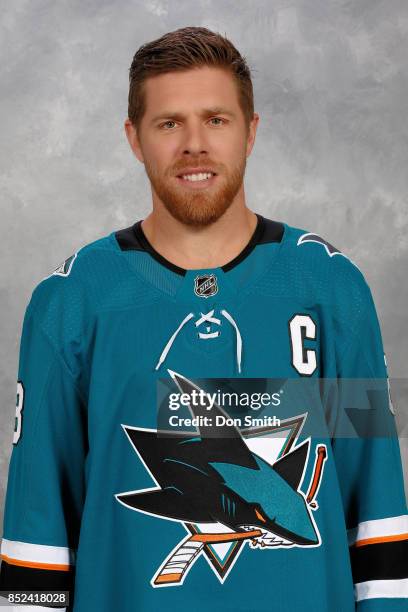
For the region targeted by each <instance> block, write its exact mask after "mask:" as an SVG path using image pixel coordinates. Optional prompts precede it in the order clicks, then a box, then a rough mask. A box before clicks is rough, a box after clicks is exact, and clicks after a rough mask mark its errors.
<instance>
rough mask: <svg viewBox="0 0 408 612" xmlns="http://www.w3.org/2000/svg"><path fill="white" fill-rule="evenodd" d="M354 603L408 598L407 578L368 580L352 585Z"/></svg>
mask: <svg viewBox="0 0 408 612" xmlns="http://www.w3.org/2000/svg"><path fill="white" fill-rule="evenodd" d="M354 593H355V598H356V601H361V600H362V599H374V598H375V597H387V598H388V597H389V598H404V597H408V578H403V579H401V580H368V581H367V582H358V583H357V584H355V585H354Z"/></svg>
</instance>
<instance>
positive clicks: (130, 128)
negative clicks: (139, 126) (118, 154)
mask: <svg viewBox="0 0 408 612" xmlns="http://www.w3.org/2000/svg"><path fill="white" fill-rule="evenodd" d="M124 128H125V132H126V136H127V139H128V142H129V144H130V148H131V149H132V151H133V153H134V154H135V156H136V157H137V159H138V160H139V161H140V162H142V164H143V163H144V159H143V154H142V149H141V146H140V140H139V137H138V134H137V130H136V127H135V126H134V125H133V123H132V122H131V120H130V119H129V117H127V118H126V120H125V123H124Z"/></svg>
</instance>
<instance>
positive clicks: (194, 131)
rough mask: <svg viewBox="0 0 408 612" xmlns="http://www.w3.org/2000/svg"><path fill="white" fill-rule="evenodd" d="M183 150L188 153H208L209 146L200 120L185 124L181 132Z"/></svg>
mask: <svg viewBox="0 0 408 612" xmlns="http://www.w3.org/2000/svg"><path fill="white" fill-rule="evenodd" d="M182 146H183V152H184V153H190V154H193V155H194V154H201V153H208V150H209V146H208V142H207V137H206V134H205V126H203V125H202V124H201V122H200V121H198V122H192V123H190V124H186V127H185V130H184V134H183V144H182Z"/></svg>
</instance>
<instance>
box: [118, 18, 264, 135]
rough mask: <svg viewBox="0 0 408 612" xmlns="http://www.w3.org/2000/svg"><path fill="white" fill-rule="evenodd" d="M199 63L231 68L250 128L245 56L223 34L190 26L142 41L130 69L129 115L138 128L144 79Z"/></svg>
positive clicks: (250, 91) (250, 103) (251, 109)
mask: <svg viewBox="0 0 408 612" xmlns="http://www.w3.org/2000/svg"><path fill="white" fill-rule="evenodd" d="M200 66H214V67H218V68H224V69H226V70H229V71H230V73H231V74H232V75H233V77H234V78H235V82H236V84H237V88H238V99H239V105H240V107H241V109H242V112H243V114H244V117H245V124H246V127H247V130H248V129H249V123H250V121H251V120H252V118H253V115H254V94H253V88H252V81H251V72H250V69H249V67H248V65H247V62H246V59H245V57H242V56H241V54H240V53H239V51H238V50H237V49H236V48H235V47H234V45H233V44H232V43H231V42H230V41H229V40H228V39H227V38H226V37H224V36H221V34H218V33H215V32H212V31H211V30H208V29H207V28H201V27H194V26H188V27H185V28H180V29H178V30H175V31H174V32H168V33H167V34H164V35H163V36H161V37H160V38H157V39H156V40H153V41H151V42H148V43H146V44H144V45H142V46H141V47H140V48H139V49H138V51H136V53H135V55H134V57H133V60H132V64H131V66H130V69H129V98H128V117H129V119H130V121H131V122H132V123H133V125H134V126H135V128H136V130H137V131H138V129H139V126H140V122H141V120H142V118H143V115H144V113H145V111H146V105H145V95H144V87H143V84H144V81H145V80H146V79H147V78H148V77H151V76H155V75H158V74H164V73H168V72H182V71H184V70H189V69H191V68H196V67H200Z"/></svg>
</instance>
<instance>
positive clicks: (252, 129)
mask: <svg viewBox="0 0 408 612" xmlns="http://www.w3.org/2000/svg"><path fill="white" fill-rule="evenodd" d="M258 123H259V115H258V113H254V116H253V119H251V122H250V124H249V132H248V138H247V150H246V156H247V157H249V156H250V154H251V151H252V148H253V146H254V144H255V136H256V130H257V127H258Z"/></svg>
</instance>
